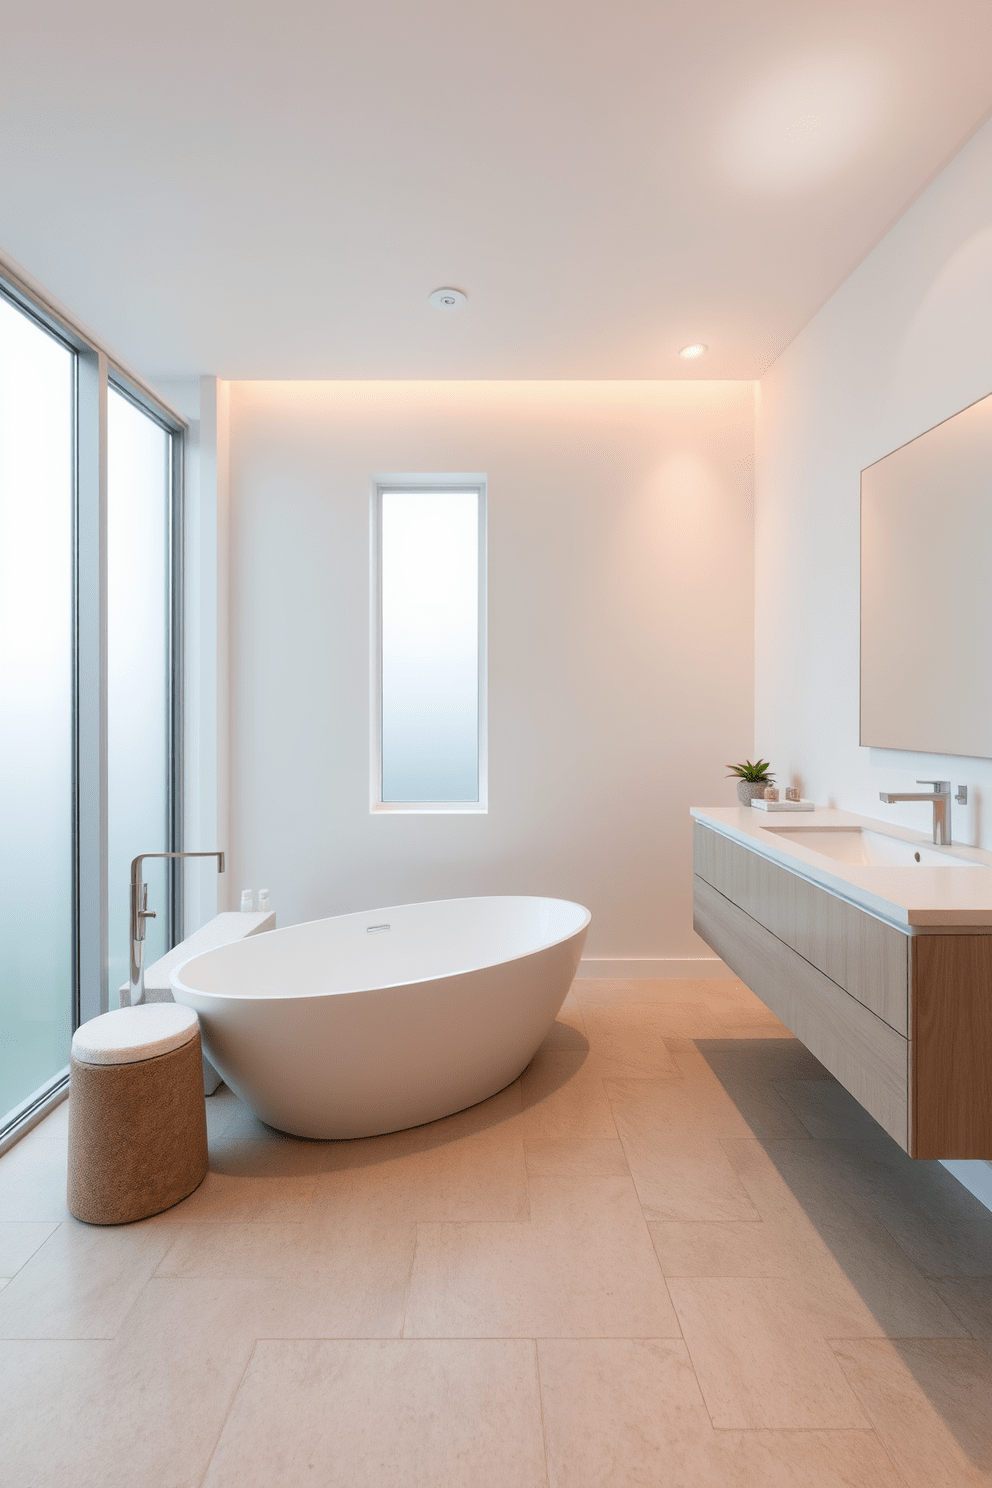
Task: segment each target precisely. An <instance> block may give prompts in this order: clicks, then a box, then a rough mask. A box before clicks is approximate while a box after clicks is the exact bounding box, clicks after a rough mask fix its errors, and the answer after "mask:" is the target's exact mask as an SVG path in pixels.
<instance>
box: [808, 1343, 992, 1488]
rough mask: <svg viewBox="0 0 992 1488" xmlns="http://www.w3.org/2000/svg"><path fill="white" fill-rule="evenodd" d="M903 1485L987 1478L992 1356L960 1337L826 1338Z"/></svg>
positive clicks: (960, 1484) (922, 1487)
mask: <svg viewBox="0 0 992 1488" xmlns="http://www.w3.org/2000/svg"><path fill="white" fill-rule="evenodd" d="M834 1348H835V1351H836V1355H837V1358H838V1360H839V1362H840V1364H841V1367H842V1368H843V1370H844V1372H845V1374H846V1376H847V1379H848V1381H849V1382H850V1384H851V1387H852V1388H853V1390H854V1391H855V1393H856V1395H857V1396H858V1398H859V1400H860V1401H861V1403H862V1405H863V1406H864V1409H865V1411H866V1412H867V1414H868V1416H869V1417H870V1419H871V1421H872V1424H873V1426H874V1427H875V1430H876V1432H877V1433H878V1436H879V1438H880V1439H881V1441H882V1442H883V1444H884V1445H885V1447H886V1449H887V1451H888V1453H889V1455H890V1457H891V1458H892V1460H893V1462H894V1463H895V1465H896V1467H897V1468H898V1469H899V1471H900V1473H901V1474H902V1477H903V1480H904V1481H905V1483H906V1484H907V1488H966V1485H968V1488H970V1485H977V1484H989V1483H992V1409H990V1401H992V1357H990V1355H989V1354H988V1353H987V1352H986V1350H985V1349H983V1348H982V1346H981V1344H979V1343H976V1342H973V1341H972V1340H970V1339H969V1340H964V1339H912V1340H909V1339H903V1340H901V1341H899V1342H895V1343H890V1342H888V1341H887V1340H881V1339H879V1340H874V1339H861V1340H854V1341H845V1342H843V1343H837V1344H835V1345H834Z"/></svg>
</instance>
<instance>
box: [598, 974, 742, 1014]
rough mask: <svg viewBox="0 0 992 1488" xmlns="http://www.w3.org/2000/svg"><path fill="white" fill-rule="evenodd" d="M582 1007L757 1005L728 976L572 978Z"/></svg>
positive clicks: (740, 984)
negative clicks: (650, 1004) (691, 1003)
mask: <svg viewBox="0 0 992 1488" xmlns="http://www.w3.org/2000/svg"><path fill="white" fill-rule="evenodd" d="M569 995H570V996H572V997H574V998H575V999H576V1001H577V1002H578V1003H579V1004H580V1006H581V1007H582V1008H587V1007H589V1006H590V1005H593V1004H602V1003H665V1002H706V1003H707V1005H709V1006H710V1007H711V1010H712V1007H713V1005H714V1004H715V1005H716V1006H718V1007H723V1006H736V1007H741V1008H751V1007H754V1006H755V1005H758V1006H763V1004H760V1003H759V1002H758V999H757V998H756V997H755V995H754V993H753V992H751V991H749V990H748V988H746V987H745V986H744V983H743V982H739V981H736V980H735V979H734V978H732V977H627V978H624V977H604V978H595V977H576V979H575V981H574V982H573V983H572V989H571V992H570V994H569Z"/></svg>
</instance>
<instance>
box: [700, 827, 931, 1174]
mask: <svg viewBox="0 0 992 1488" xmlns="http://www.w3.org/2000/svg"><path fill="white" fill-rule="evenodd" d="M697 831H698V829H697ZM716 835H717V834H715V833H707V836H716ZM728 846H733V844H728ZM742 851H744V850H743V849H742ZM745 856H747V857H751V858H753V857H754V854H751V853H746V852H745ZM757 861H759V862H760V861H761V860H760V859H758V860H757ZM768 866H772V867H774V864H772V865H768ZM693 926H694V928H695V929H696V931H697V932H698V933H699V934H700V935H701V936H702V937H703V939H704V940H705V941H706V943H707V944H708V945H710V946H712V947H713V949H714V950H715V951H716V952H717V954H718V955H719V956H721V957H722V958H723V960H724V961H726V963H727V965H728V966H729V967H730V968H731V969H732V970H733V971H734V972H736V974H737V975H738V976H739V977H740V978H741V980H742V981H743V982H746V983H747V985H748V986H749V987H752V988H754V989H755V990H756V991H757V993H758V996H759V997H760V998H761V1000H762V1002H764V1003H765V1004H766V1005H767V1006H768V1007H770V1008H771V1010H772V1012H773V1013H775V1015H776V1017H778V1018H781V1020H782V1022H783V1023H784V1024H785V1025H786V1027H787V1028H789V1029H791V1031H792V1032H793V1033H794V1034H795V1035H796V1037H797V1038H798V1039H800V1040H801V1041H802V1042H803V1043H804V1044H805V1045H806V1047H807V1049H809V1050H810V1052H811V1053H813V1054H815V1055H816V1057H817V1059H819V1061H820V1063H821V1064H823V1065H825V1066H826V1068H827V1069H828V1070H829V1071H830V1073H831V1074H832V1075H834V1076H835V1077H836V1078H837V1079H838V1080H839V1081H840V1083H841V1084H842V1085H843V1086H844V1087H845V1088H846V1089H847V1090H849V1091H850V1092H851V1094H852V1095H853V1096H854V1098H855V1100H857V1101H859V1102H860V1103H861V1105H862V1106H864V1108H865V1110H866V1111H868V1112H869V1113H870V1114H871V1115H872V1116H874V1118H875V1120H876V1121H877V1122H878V1123H879V1125H880V1126H882V1127H883V1128H884V1129H885V1131H887V1132H888V1133H889V1136H890V1137H893V1138H894V1139H895V1141H897V1142H898V1143H899V1146H900V1147H902V1148H903V1149H904V1151H909V1136H910V1132H909V1043H908V1040H907V1039H906V1038H904V1037H902V1036H901V1035H900V1034H899V1033H897V1032H896V1031H895V1029H893V1028H891V1027H890V1026H889V1025H888V1023H885V1022H883V1021H882V1019H881V1018H878V1017H876V1016H875V1014H874V1013H873V1012H870V1011H869V1009H868V1007H867V1006H865V1005H864V1004H863V1003H862V1002H861V1001H860V1000H857V999H855V998H854V997H852V996H849V995H848V994H847V992H845V991H844V990H843V988H841V987H839V986H838V985H837V983H836V982H835V981H834V980H833V979H832V978H831V977H829V976H827V975H825V974H824V972H822V971H820V970H819V969H818V968H817V967H816V966H815V965H813V964H811V962H810V961H809V960H808V959H807V958H805V957H804V956H802V955H800V954H799V953H798V952H797V951H795V950H793V949H792V947H791V946H789V945H787V944H786V943H785V942H784V941H783V940H781V939H779V938H778V937H777V936H776V935H774V934H773V933H772V932H771V931H770V930H768V929H766V928H765V927H764V926H763V925H762V924H759V923H758V921H757V920H755V919H753V918H752V917H751V916H750V915H749V914H747V913H745V911H744V910H743V909H741V908H740V907H739V906H738V905H737V904H735V903H732V902H731V900H730V899H729V898H728V897H726V896H725V895H724V894H722V893H720V892H719V890H718V889H716V888H714V887H713V885H712V884H710V883H709V882H708V881H707V880H706V879H704V878H703V877H702V876H701V875H699V873H698V872H697V875H696V878H695V881H694V893H693ZM904 990H905V989H904Z"/></svg>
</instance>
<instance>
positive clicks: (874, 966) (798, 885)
mask: <svg viewBox="0 0 992 1488" xmlns="http://www.w3.org/2000/svg"><path fill="white" fill-rule="evenodd" d="M693 856H694V864H695V871H696V873H697V874H698V875H699V877H700V878H703V879H705V880H706V882H707V883H708V884H711V885H712V887H713V888H715V889H717V890H718V891H719V892H720V893H721V894H723V895H724V897H725V898H727V899H729V900H730V901H731V902H732V903H733V904H736V905H738V906H739V908H741V909H743V910H744V912H745V913H746V914H748V915H750V916H751V918H752V919H753V920H757V922H758V923H759V925H764V926H765V927H766V929H768V930H770V931H771V932H772V934H773V935H776V936H777V937H778V939H779V940H782V941H784V942H785V944H786V945H788V946H791V947H792V949H793V950H794V951H798V953H799V955H800V956H803V957H804V958H805V959H806V960H807V961H809V962H810V963H811V964H812V965H813V966H815V967H817V968H818V969H819V970H820V971H822V972H823V973H824V974H825V975H826V976H828V977H829V978H830V979H831V981H833V982H836V983H837V985H838V986H840V987H843V988H844V990H845V991H846V992H849V993H850V994H851V996H852V997H856V998H857V1000H858V1001H859V1002H861V1003H863V1004H864V1005H865V1007H867V1008H870V1009H871V1011H872V1012H873V1013H875V1014H877V1016H878V1017H879V1018H882V1019H883V1020H884V1021H885V1022H886V1023H888V1024H889V1026H890V1027H891V1028H894V1029H895V1030H896V1032H897V1033H901V1034H902V1035H903V1037H904V1038H908V1036H909V939H910V937H909V936H908V935H904V934H903V933H902V931H900V930H897V929H896V928H895V926H894V925H886V924H885V923H884V922H883V921H882V920H876V919H875V918H874V917H873V916H872V915H870V914H868V912H867V911H866V910H863V909H858V908H857V906H856V905H853V904H848V903H847V902H846V901H845V900H843V899H839V898H837V896H836V895H835V894H831V893H830V892H829V891H828V890H827V889H821V888H819V887H818V886H817V885H816V884H811V883H808V882H807V880H806V879H803V878H799V877H797V875H796V874H794V873H790V872H789V871H788V870H787V869H785V868H780V867H779V866H778V864H777V863H771V862H769V861H768V859H767V858H763V857H761V855H760V854H759V853H756V852H751V851H750V850H749V849H748V848H746V847H742V846H741V845H740V843H737V842H733V841H731V839H730V838H729V837H724V836H723V835H722V834H721V833H719V832H714V831H713V830H712V829H711V828H709V827H706V826H704V825H703V824H702V823H701V822H696V823H695V830H694V834H693Z"/></svg>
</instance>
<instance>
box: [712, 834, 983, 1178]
mask: <svg viewBox="0 0 992 1488" xmlns="http://www.w3.org/2000/svg"><path fill="white" fill-rule="evenodd" d="M692 815H693V817H694V818H695V825H694V851H693V866H694V880H693V883H694V894H693V924H694V926H695V929H696V931H697V932H698V934H699V935H701V936H702V938H703V939H704V940H705V941H706V942H707V944H708V945H710V946H712V948H713V949H714V951H716V953H717V954H718V955H719V956H721V957H722V959H723V960H724V961H725V962H726V963H727V965H728V966H729V967H730V968H731V969H732V970H733V971H734V972H735V973H736V974H737V975H738V976H739V977H740V978H741V980H742V981H744V982H746V983H747V985H748V986H749V987H750V988H751V990H752V991H753V992H755V993H756V995H757V996H758V997H760V998H761V1000H762V1001H763V1002H764V1003H766V1005H767V1006H768V1007H769V1008H771V1010H772V1012H774V1013H775V1014H776V1016H777V1017H778V1018H780V1019H781V1020H782V1022H783V1023H784V1024H785V1025H786V1027H787V1028H789V1029H790V1030H791V1031H792V1032H793V1033H794V1034H795V1035H796V1037H797V1038H799V1039H800V1040H801V1041H802V1042H803V1043H804V1044H805V1045H806V1047H807V1048H808V1049H809V1050H810V1051H811V1052H812V1053H813V1054H815V1055H816V1057H817V1058H818V1059H819V1060H820V1061H821V1063H822V1064H824V1065H825V1066H826V1068H827V1069H828V1070H829V1071H830V1072H831V1074H832V1075H834V1076H835V1077H836V1078H837V1079H838V1080H839V1081H840V1083H841V1084H842V1085H844V1086H845V1087H846V1089H847V1090H849V1091H850V1092H851V1094H852V1095H853V1096H854V1097H855V1099H856V1100H858V1101H860V1103H861V1104H862V1105H863V1106H864V1107H865V1109H866V1110H867V1111H869V1112H870V1113H871V1115H872V1116H874V1118H875V1120H876V1121H877V1122H878V1123H879V1124H880V1125H881V1126H882V1127H884V1129H885V1130H886V1131H887V1132H888V1133H889V1135H890V1136H892V1137H894V1138H895V1140H896V1141H897V1142H898V1143H899V1145H900V1146H901V1147H902V1148H904V1149H905V1150H906V1151H907V1152H909V1153H910V1154H911V1156H913V1157H920V1158H986V1159H992V853H987V852H983V851H980V850H979V849H977V848H969V847H946V848H945V847H935V846H934V845H933V843H932V842H931V840H930V837H929V836H928V835H923V834H921V833H917V832H912V831H908V830H904V829H902V828H899V827H896V826H893V825H890V824H889V823H887V822H881V821H877V820H873V819H870V818H867V817H861V816H855V815H853V814H851V813H850V812H846V811H830V810H818V811H813V812H809V813H804V814H802V815H796V816H793V817H791V818H790V817H788V816H784V817H783V818H778V817H776V818H774V819H770V818H769V817H767V816H759V814H758V813H757V812H755V811H751V810H750V809H747V808H740V807H726V808H722V807H715V808H712V809H707V808H701V807H696V808H694V809H693V811H692Z"/></svg>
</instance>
